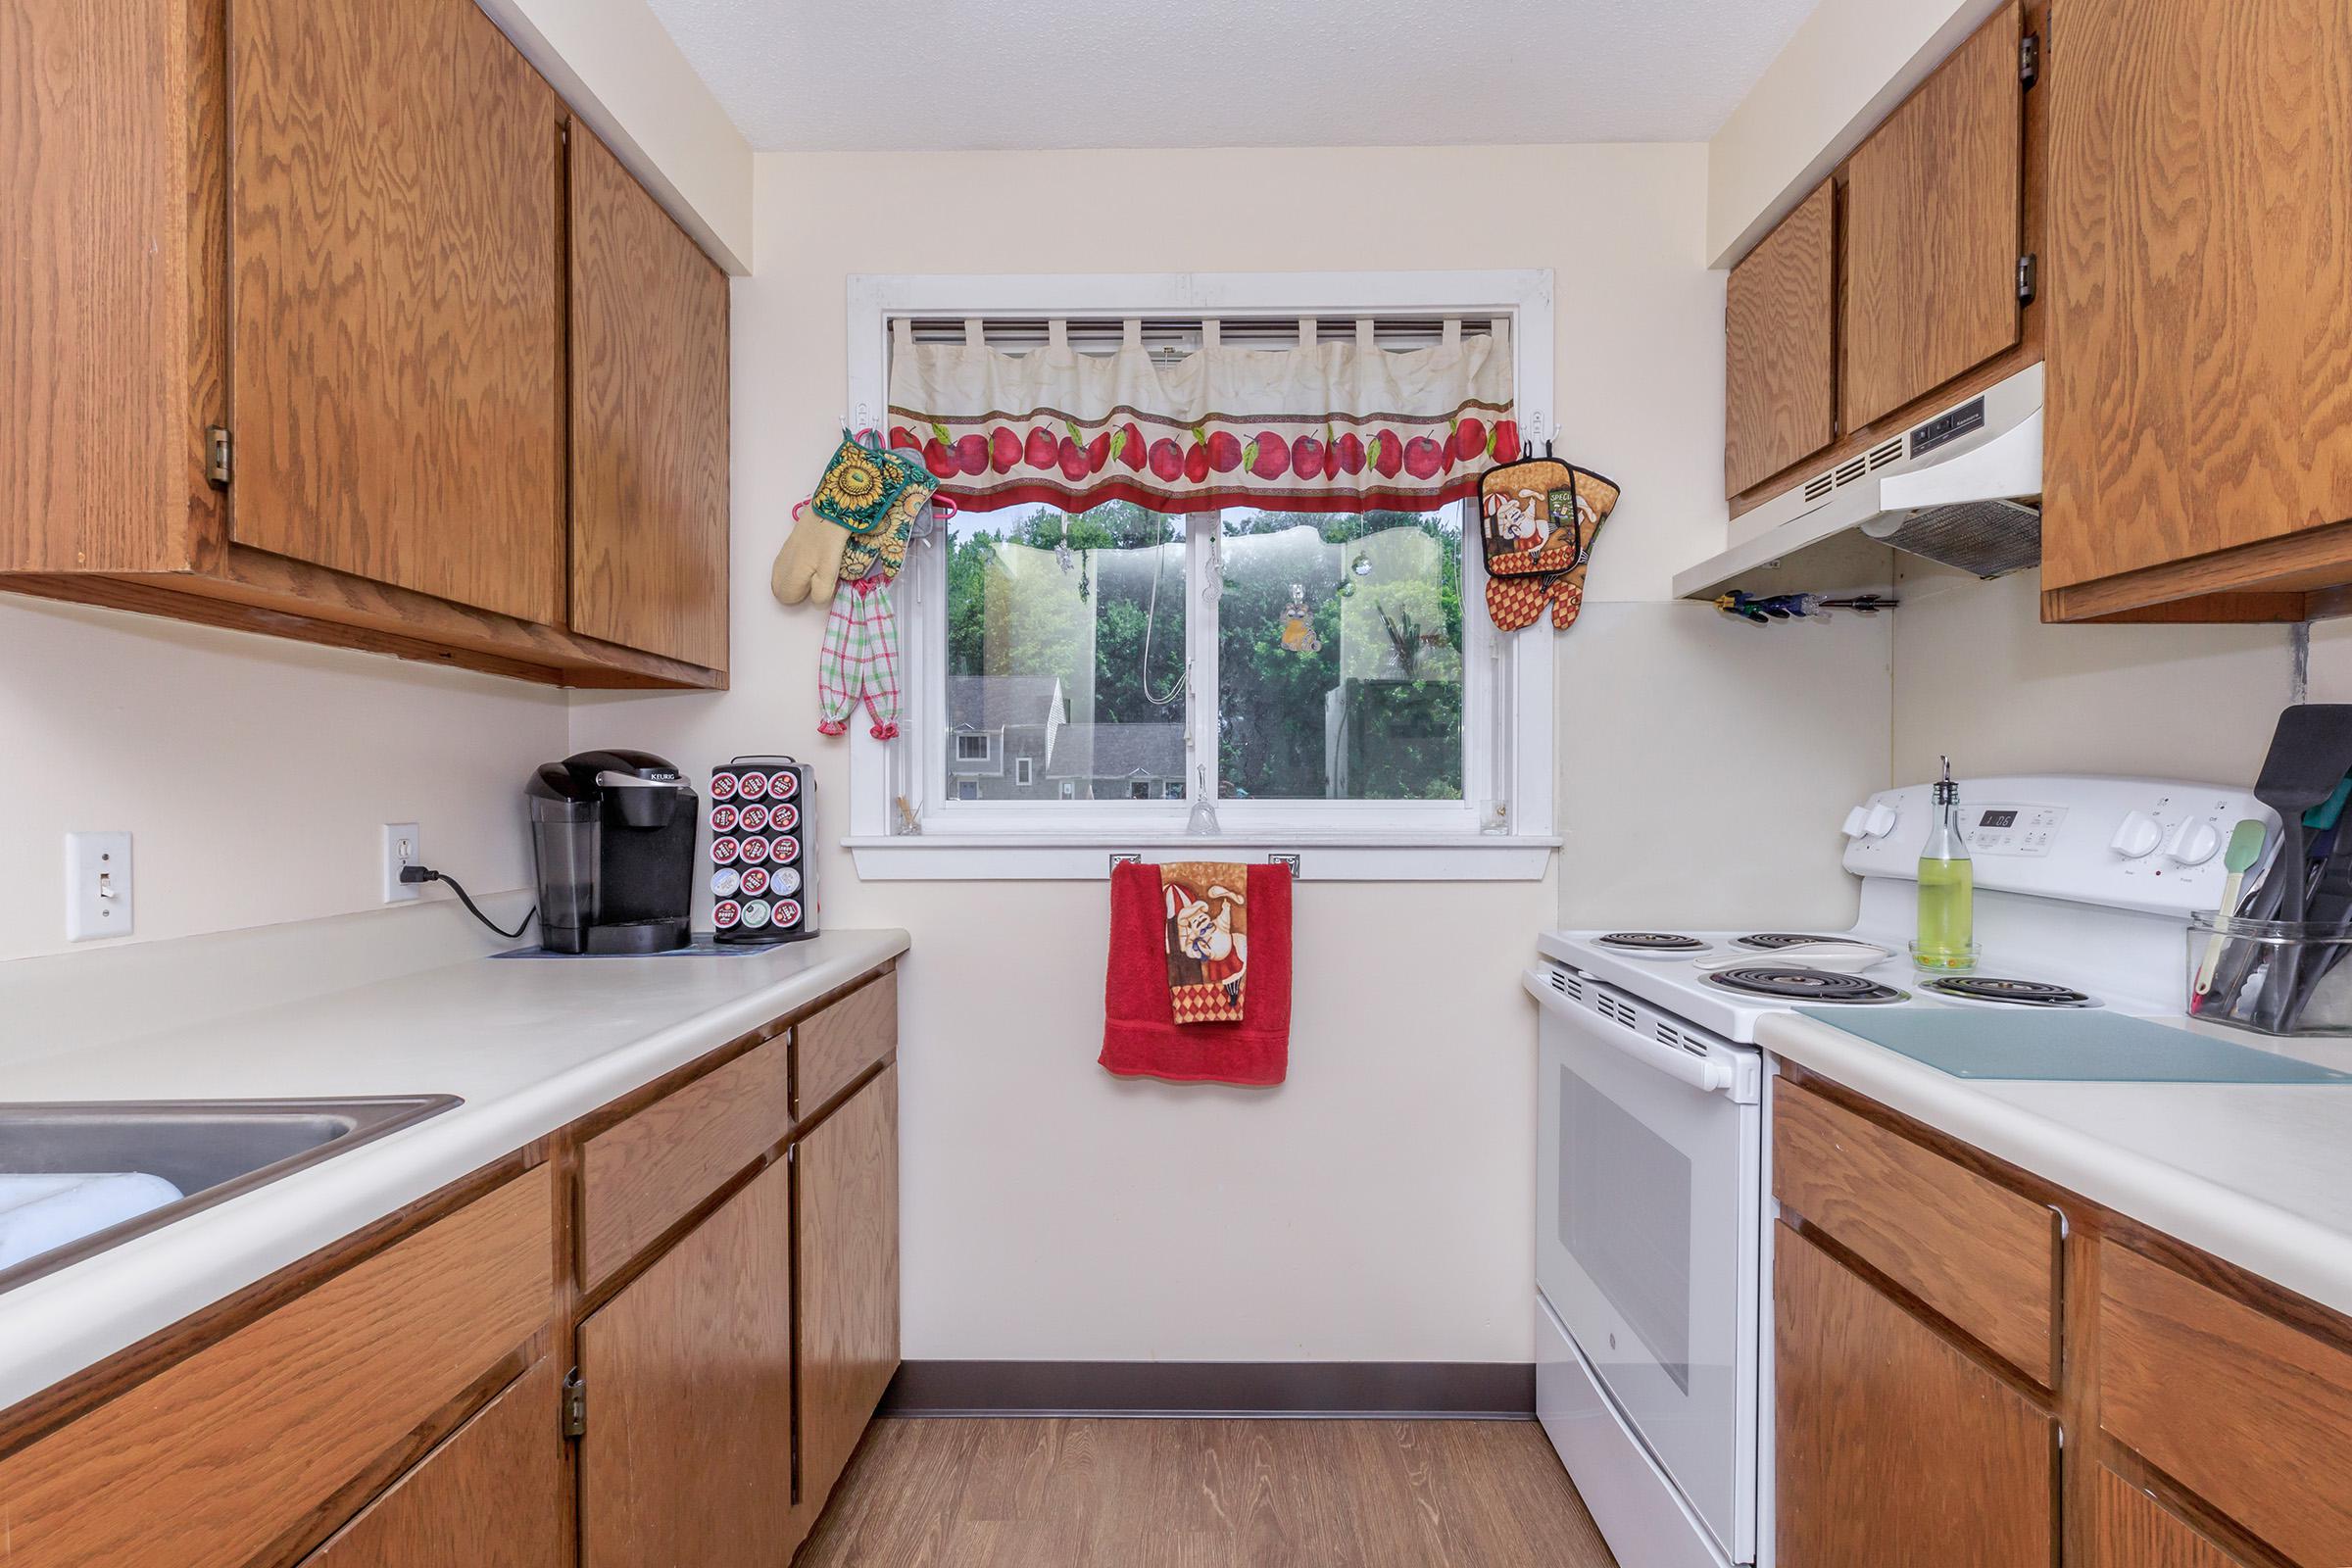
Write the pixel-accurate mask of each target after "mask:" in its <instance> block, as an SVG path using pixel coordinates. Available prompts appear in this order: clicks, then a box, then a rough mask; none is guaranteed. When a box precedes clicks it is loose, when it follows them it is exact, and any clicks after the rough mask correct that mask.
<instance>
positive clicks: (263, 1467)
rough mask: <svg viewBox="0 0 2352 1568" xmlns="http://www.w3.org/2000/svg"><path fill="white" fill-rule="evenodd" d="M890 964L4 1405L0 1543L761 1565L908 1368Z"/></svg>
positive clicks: (185, 1556) (86, 1567) (449, 1562)
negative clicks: (790, 1082)
mask: <svg viewBox="0 0 2352 1568" xmlns="http://www.w3.org/2000/svg"><path fill="white" fill-rule="evenodd" d="M891 983H892V982H891V975H890V971H889V969H888V968H887V967H885V968H884V969H882V970H880V971H878V972H876V973H873V974H869V975H867V976H865V977H863V979H862V981H861V982H860V983H854V984H853V985H851V986H849V987H845V988H843V989H842V990H840V991H838V992H835V993H832V994H831V996H830V999H829V1005H826V1006H821V1007H804V1008H801V1009H799V1010H798V1011H795V1012H791V1013H785V1014H782V1015H780V1016H778V1017H775V1018H772V1019H770V1020H768V1021H767V1022H766V1023H764V1024H762V1025H761V1026H760V1028H758V1029H756V1030H753V1031H751V1032H750V1033H748V1034H746V1035H744V1036H742V1037H740V1038H738V1039H736V1040H735V1041H732V1042H730V1043H729V1044H728V1045H726V1046H723V1047H721V1048H720V1049H718V1050H716V1051H713V1052H711V1053H710V1054H708V1055H707V1056H705V1057H703V1058H702V1059H701V1060H699V1061H697V1062H694V1063H690V1064H688V1065H687V1066H685V1067H682V1068H680V1069H678V1070H677V1071H676V1072H674V1073H672V1074H670V1075H669V1076H668V1077H666V1078H664V1079H662V1080H659V1081H657V1082H656V1083H654V1084H651V1085H648V1086H646V1087H644V1088H642V1089H640V1090H638V1091H637V1092H635V1093H634V1094H632V1095H630V1096H627V1097H625V1098H624V1099H622V1100H619V1101H615V1102H613V1103H612V1104H609V1105H606V1106H604V1107H602V1108H601V1109H599V1110H598V1111H596V1112H594V1113H592V1114H591V1115H589V1116H587V1117H584V1118H582V1119H581V1120H580V1121H578V1122H575V1123H573V1124H571V1125H570V1126H567V1127H564V1128H561V1129H559V1130H557V1131H556V1132H555V1133H553V1134H551V1135H549V1136H548V1137H547V1138H545V1139H542V1140H540V1141H539V1142H537V1143H536V1144H534V1145H533V1146H531V1148H529V1149H527V1150H525V1151H522V1152H517V1153H515V1154H511V1155H508V1156H507V1157H505V1158H503V1159H501V1160H498V1161H495V1162H493V1163H492V1164H491V1165H488V1166H485V1167H484V1168H483V1169H481V1170H479V1171H476V1172H475V1173H473V1174H472V1175H471V1176H469V1177H467V1178H466V1179H465V1180H464V1181H462V1182H460V1183H458V1184H456V1185H455V1186H453V1187H451V1188H448V1189H445V1190H443V1191H442V1192H439V1193H436V1194H433V1195H431V1196H430V1197H428V1198H426V1199H425V1200H423V1201H421V1202H419V1203H418V1204H417V1205H415V1206H414V1207H412V1208H411V1209H409V1210H407V1211H404V1212H403V1213H400V1214H397V1215H393V1216H391V1217H389V1218H388V1219H386V1220H385V1221H383V1222H382V1223H380V1224H378V1225H374V1226H370V1227H369V1228H368V1230H367V1231H366V1232H364V1233H361V1234H359V1235H356V1236H353V1237H351V1238H348V1239H346V1240H345V1241H344V1242H341V1243H338V1244H336V1245H335V1246H333V1247H330V1248H328V1249H326V1250H323V1251H321V1252H319V1253H317V1254H315V1255H314V1256H312V1257H310V1258H307V1259H305V1260H303V1261H302V1262H300V1263H298V1264H296V1265H294V1266H293V1267H292V1268H290V1269H288V1270H286V1271H285V1272H284V1273H282V1274H279V1275H276V1276H273V1277H271V1278H270V1279H269V1280H265V1281H262V1282H260V1283H259V1284H257V1285H256V1286H254V1287H253V1288H252V1289H250V1290H249V1291H247V1292H245V1293H243V1294H242V1296H241V1297H240V1298H239V1299H236V1300H232V1302H230V1303H228V1304H226V1305H224V1306H222V1307H221V1308H217V1309H214V1310H210V1311H207V1312H204V1313H200V1314H198V1315H197V1316H196V1317H194V1318H191V1319H190V1320H188V1321H187V1322H186V1323H185V1324H183V1325H181V1326H180V1327H178V1328H176V1329H172V1330H169V1331H167V1332H166V1334H165V1335H163V1336H160V1337H159V1338H158V1339H157V1340H155V1341H151V1342H148V1343H146V1344H142V1345H138V1346H134V1347H132V1348H130V1349H128V1350H125V1351H123V1353H122V1354H121V1355H119V1356H117V1357H115V1358H114V1359H112V1360H110V1361H107V1362H102V1363H100V1364H99V1365H97V1366H95V1367H91V1368H89V1369H87V1370H85V1371H83V1372H81V1373H79V1374H76V1375H75V1376H74V1377H73V1378H70V1379H67V1380H66V1381H65V1382H63V1383H61V1384H60V1385H58V1386H57V1387H56V1388H54V1389H52V1390H49V1391H47V1392H45V1393H43V1394H41V1395H37V1396H35V1397H33V1398H32V1399H30V1400H27V1401H25V1402H24V1403H22V1404H18V1405H15V1406H12V1407H10V1408H7V1409H0V1564H4V1565H5V1568H149V1565H151V1564H153V1565H161V1564H166V1563H169V1564H172V1565H173V1568H288V1565H298V1568H569V1565H571V1564H574V1563H575V1562H576V1563H577V1564H578V1565H579V1568H688V1565H692V1568H706V1565H708V1568H721V1565H723V1568H785V1565H786V1564H787V1563H789V1562H790V1560H791V1558H792V1555H793V1552H794V1551H795V1549H796V1548H797V1547H798V1546H799V1544H800V1543H801V1541H802V1540H803V1539H804V1538H805V1537H806V1536H807V1534H808V1532H809V1526H810V1525H811V1524H812V1523H814V1521H815V1518H816V1515H817V1513H818V1512H819V1511H820V1510H821V1509H822V1508H823V1506H824V1503H825V1499H826V1497H827V1495H829V1494H830V1492H831V1490H832V1488H833V1485H834V1483H835V1482H836V1481H837V1480H838V1479H839V1478H840V1475H841V1472H842V1468H843V1466H844V1465H846V1464H847V1463H848V1461H849V1457H850V1454H851V1453H852V1452H853V1451H854V1450H855V1449H856V1448H857V1446H858V1439H859V1438H860V1437H861V1436H862V1435H863V1433H864V1431H865V1427H866V1424H867V1422H868V1421H869V1420H871V1419H872V1416H873V1412H874V1408H875V1405H876V1403H877V1402H878V1401H879V1400H880V1398H881V1397H882V1394H883V1391H884V1390H885V1389H886V1388H887V1387H888V1386H889V1383H890V1380H891V1377H892V1375H893V1374H894V1373H896V1372H897V1370H898V1365H899V1178H898V1170H899V1146H898V1071H897V1067H896V1065H895V1062H896V1042H897V1029H896V1022H895V1013H894V1010H893V1009H892V1007H891V1006H890V1005H889V1003H890V999H891V997H892V995H893V992H892V991H891V989H890V988H891ZM835 1008H844V1009H846V1010H845V1011H843V1012H842V1013H841V1014H840V1015H839V1016H834V1015H833V1009H835ZM810 1025H814V1026H815V1027H814V1028H813V1029H812V1030H811V1038H812V1039H815V1040H818V1041H820V1042H823V1041H826V1040H830V1041H833V1042H835V1043H836V1045H837V1046H840V1049H839V1050H835V1051H832V1052H831V1053H830V1054H826V1055H825V1056H824V1058H823V1059H825V1060H828V1061H839V1060H846V1059H847V1057H846V1055H845V1054H844V1053H845V1052H847V1050H848V1047H847V1046H846V1045H844V1044H842V1043H844V1042H851V1041H855V1042H858V1051H860V1052H865V1051H870V1052H871V1053H872V1054H870V1055H868V1056H867V1057H866V1059H865V1061H864V1065H863V1066H862V1068H861V1069H859V1071H858V1073H856V1074H853V1075H851V1076H850V1077H849V1078H847V1079H845V1080H844V1081H843V1082H841V1083H840V1084H839V1085H837V1086H835V1089H834V1091H833V1092H832V1095H831V1098H830V1099H829V1100H828V1101H827V1103H825V1104H824V1105H822V1106H819V1107H816V1115H815V1118H814V1119H812V1120H807V1121H799V1122H796V1121H795V1120H794V1117H793V1114H792V1111H791V1108H790V1106H789V1104H788V1098H789V1097H788V1094H787V1063H788V1061H789V1057H788V1054H787V1041H788V1039H789V1038H790V1037H792V1036H793V1035H794V1034H795V1033H796V1032H797V1031H798V1030H799V1029H800V1028H803V1027H807V1026H810ZM600 1151H601V1154H600ZM600 1216H601V1220H602V1223H601V1225H600V1224H599V1223H596V1222H598V1221H599V1220H600ZM575 1379H576V1382H575V1381H574V1380H575Z"/></svg>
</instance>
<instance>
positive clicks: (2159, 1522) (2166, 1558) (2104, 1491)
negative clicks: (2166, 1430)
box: [2091, 1465, 2247, 1568]
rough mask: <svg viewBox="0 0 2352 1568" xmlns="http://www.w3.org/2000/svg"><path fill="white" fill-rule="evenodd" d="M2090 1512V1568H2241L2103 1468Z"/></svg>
mask: <svg viewBox="0 0 2352 1568" xmlns="http://www.w3.org/2000/svg"><path fill="white" fill-rule="evenodd" d="M2095 1511H2096V1515H2097V1520H2098V1524H2097V1540H2098V1546H2097V1550H2096V1554H2095V1555H2094V1556H2093V1557H2092V1559H2091V1561H2092V1563H2093V1565H2094V1568H2247V1565H2246V1564H2245V1563H2243V1562H2241V1561H2239V1560H2238V1559H2237V1558H2235V1557H2232V1556H2231V1555H2230V1554H2229V1553H2228V1552H2226V1551H2224V1550H2223V1549H2222V1548H2221V1547H2219V1546H2217V1545H2215V1544H2213V1543H2212V1542H2210V1541H2207V1540H2206V1539H2205V1538H2204V1537H2203V1536H2201V1535H2199V1534H2197V1532H2196V1531H2194V1530H2192V1529H2190V1528H2189V1527H2188V1526H2187V1525H2186V1524H2184V1523H2182V1522H2181V1521H2180V1518H2179V1517H2178V1516H2176V1515H2175V1514H2174V1513H2173V1512H2172V1511H2171V1510H2170V1509H2168V1508H2166V1507H2165V1506H2164V1505H2163V1504H2162V1503H2160V1502H2158V1501H2157V1500H2156V1499H2155V1498H2154V1497H2152V1496H2150V1495H2148V1494H2147V1493H2145V1492H2142V1491H2141V1490H2140V1489H2139V1488H2137V1487H2135V1486H2133V1485H2131V1483H2130V1482H2128V1481H2126V1480H2125V1479H2124V1478H2123V1477H2121V1476H2119V1475H2117V1474H2116V1473H2115V1472H2114V1471H2112V1470H2110V1469H2108V1468H2106V1467H2105V1466H2104V1465H2102V1466H2100V1468H2099V1480H2098V1503H2097V1507H2096V1510H2095Z"/></svg>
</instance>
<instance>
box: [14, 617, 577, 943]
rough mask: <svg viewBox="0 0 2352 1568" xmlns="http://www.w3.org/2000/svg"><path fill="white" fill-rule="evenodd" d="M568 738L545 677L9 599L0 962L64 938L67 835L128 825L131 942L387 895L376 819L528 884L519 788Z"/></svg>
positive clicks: (477, 869) (371, 902) (485, 885)
mask: <svg viewBox="0 0 2352 1568" xmlns="http://www.w3.org/2000/svg"><path fill="white" fill-rule="evenodd" d="M568 738H569V732H568V727H567V723H566V716H565V712H564V695H563V694H562V693H561V692H558V691H555V690H553V689H551V688H546V687H538V686H530V685H525V684H523V683H521V682H519V681H512V680H502V679H495V678H493V677H491V676H488V675H475V674H470V673H467V672H466V671H462V670H450V669H440V668H431V667H427V666H425V665H421V664H415V663H404V662H400V661H397V660H393V659H387V658H384V657H382V656H380V655H373V654H360V653H351V652H346V651H343V650H337V649H325V648H315V647H312V646H310V645H308V644H304V643H294V642H286V641H282V640H280V639H277V638H270V637H260V636H255V635H252V634H250V633H242V632H231V631H221V630H216V629H214V628H211V627H203V626H188V625H182V624H179V623H177V622H173V621H168V620H160V619H156V618H154V617H151V616H145V615H132V614H126V613H122V612H119V611H106V610H88V609H83V608H80V607H78V606H70V605H59V604H52V603H49V602H47V601H43V600H37V599H25V598H22V597H18V596H15V595H0V822H4V823H6V824H7V825H6V827H5V828H0V888H6V889H7V890H8V897H7V898H6V899H5V900H0V959H5V958H16V957H25V956H31V955H35V954H42V953H51V952H57V951H60V950H63V949H64V948H66V947H68V946H69V944H68V943H67V941H66V934H65V870H64V866H65V849H64V838H65V835H66V834H67V833H68V832H70V831H75V830H84V829H106V828H125V829H128V830H129V831H130V832H131V834H132V836H133V841H132V850H131V857H132V864H133V872H134V877H133V880H134V890H135V893H136V900H137V909H136V915H137V921H138V929H137V932H136V934H135V935H134V936H132V937H131V938H129V939H127V940H129V941H134V942H145V941H153V940H156V939H158V938H164V937H181V936H192V935H196V934H199V933H204V932H213V931H225V930H231V929H235V928H237V927H241V926H254V925H270V924H274V923H276V922H279V921H285V920H310V919H317V918H319V917H320V916H323V915H333V914H345V913H351V912H355V911H360V910H367V909H373V908H379V907H382V904H381V898H380V886H379V877H378V867H379V865H380V849H379V830H380V828H381V825H382V824H383V823H385V822H417V823H418V824H420V825H421V826H422V828H423V831H424V849H425V855H426V858H427V859H429V860H430V861H432V863H434V864H435V865H438V866H440V867H442V868H443V869H446V870H448V871H449V872H451V873H452V874H454V875H455V876H457V877H458V878H459V879H460V880H461V881H463V882H465V883H466V887H467V888H468V889H469V890H470V891H472V892H475V893H495V892H502V891H506V890H511V889H515V888H520V887H523V886H525V885H526V884H527V883H528V882H529V881H530V880H531V870H530V840H529V836H528V826H527V823H526V821H525V819H524V816H523V807H522V787H523V784H524V782H525V781H526V780H527V779H528V777H529V775H530V770H531V769H532V768H533V767H535V766H537V765H538V764H539V763H540V762H543V761H548V760H554V759H558V758H561V757H563V756H564V755H565V752H566V750H567V747H566V742H567V740H568ZM427 896H428V897H433V898H446V897H447V895H446V894H445V893H442V892H441V891H440V890H438V889H435V890H431V891H430V892H428V895H427Z"/></svg>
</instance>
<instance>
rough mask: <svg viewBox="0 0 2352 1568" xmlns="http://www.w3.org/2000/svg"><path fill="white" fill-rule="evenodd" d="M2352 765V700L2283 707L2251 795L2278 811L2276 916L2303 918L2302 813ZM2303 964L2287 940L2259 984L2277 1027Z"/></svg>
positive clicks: (2266, 1014) (2268, 1020)
mask: <svg viewBox="0 0 2352 1568" xmlns="http://www.w3.org/2000/svg"><path fill="white" fill-rule="evenodd" d="M2348 770H2352V704H2347V703H2297V704H2296V705H2295V706H2294V707H2292V708H2286V709H2281V710H2280V711H2279V713H2278V729H2277V730H2276V731H2274V732H2273V733H2272V735H2271V750H2270V755H2269V756H2267V757H2265V758H2264V759H2263V760H2262V776H2261V777H2260V778H2258V779H2256V780H2255V781H2254V798H2255V799H2256V800H2258V801H2260V802H2262V804H2263V805H2265V806H2267V807H2269V808H2271V809H2273V810H2275V811H2277V812H2278V817H2279V821H2280V822H2281V823H2282V824H2283V832H2284V834H2285V839H2284V842H2283V843H2282V844H2281V845H2280V846H2279V849H2278V858H2277V859H2276V860H2274V861H2273V862H2272V863H2271V876H2272V877H2273V878H2281V877H2282V878H2284V879H2285V880H2284V881H2282V882H2280V883H2279V884H2278V892H2279V899H2278V918H2280V919H2282V920H2301V919H2302V918H2303V917H2304V899H2305V897H2306V893H2307V888H2306V886H2305V880H2304V879H2305V877H2306V875H2307V874H2308V868H2307V867H2306V866H2305V865H2304V863H2303V862H2304V831H2303V813H2304V812H2305V811H2308V810H2310V809H2312V808H2313V807H2315V806H2317V805H2319V804H2320V803H2321V802H2322V801H2324V800H2326V799H2327V797H2328V796H2329V795H2332V794H2333V793H2334V792H2335V785H2336V781H2337V780H2338V779H2340V778H2342V777H2343V776H2344V774H2345V772H2346V771H2348ZM2300 967H2301V965H2300V964H2299V963H2298V962H2297V961H2296V957H2295V952H2294V949H2293V948H2292V947H2291V946H2288V947H2283V948H2281V949H2280V950H2279V956H2278V961H2277V962H2275V963H2274V964H2273V966H2272V973H2271V975H2270V977H2269V979H2268V980H2267V981H2266V982H2265V984H2264V986H2263V998H2262V1002H2261V1003H2260V1005H2259V1007H2258V1016H2259V1017H2260V1018H2261V1019H2262V1021H2263V1022H2264V1023H2265V1024H2266V1025H2267V1026H2268V1027H2271V1028H2277V1027H2278V1024H2279V1021H2280V1019H2281V1017H2282V1016H2283V1014H2284V1012H2285V1009H2286V1005H2287V1002H2288V999H2289V998H2291V997H2293V996H2294V994H2295V974H2296V971H2297V970H2298V969H2299V968H2300Z"/></svg>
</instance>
